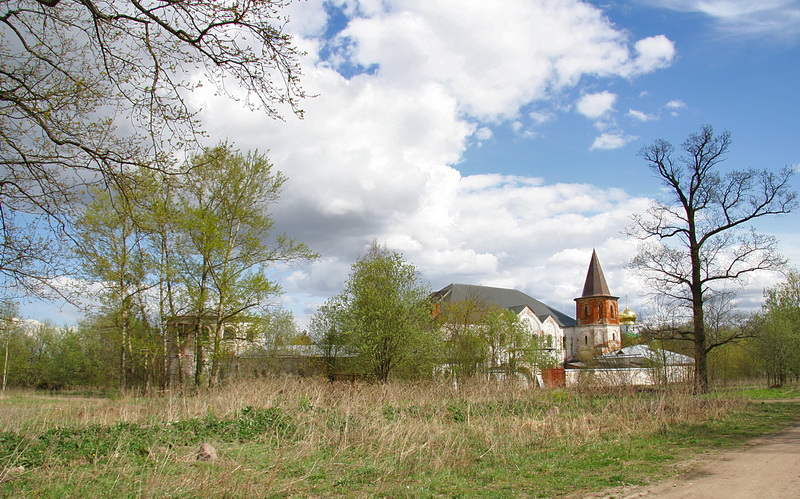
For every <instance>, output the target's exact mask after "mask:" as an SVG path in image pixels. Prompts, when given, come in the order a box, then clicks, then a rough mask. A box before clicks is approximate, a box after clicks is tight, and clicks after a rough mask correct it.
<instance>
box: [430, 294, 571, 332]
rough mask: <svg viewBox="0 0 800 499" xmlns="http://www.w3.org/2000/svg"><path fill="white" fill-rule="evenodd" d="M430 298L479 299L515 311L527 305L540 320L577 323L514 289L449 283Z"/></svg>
mask: <svg viewBox="0 0 800 499" xmlns="http://www.w3.org/2000/svg"><path fill="white" fill-rule="evenodd" d="M432 298H433V300H434V301H438V302H447V303H451V302H457V301H463V300H470V299H471V300H479V301H482V302H485V303H490V304H495V305H497V306H499V307H502V308H507V309H510V310H514V311H515V312H517V313H519V312H520V311H521V310H522V307H525V306H527V307H530V309H531V310H532V311H533V313H534V314H536V316H537V317H539V320H541V321H544V320H545V319H547V317H552V318H553V319H554V320H555V321H556V322H557V323H558V324H560V325H561V326H562V327H572V326H575V325H576V324H577V322H576V321H575V319H573V318H572V317H570V316H568V315H567V314H565V313H563V312H559V311H558V310H556V309H554V308H553V307H551V306H549V305H546V304H544V303H542V302H540V301H539V300H537V299H535V298H532V297H530V296H528V295H526V294H525V293H523V292H522V291H517V290H516V289H506V288H493V287H489V286H476V285H473V284H449V285H448V286H445V287H444V288H442V289H441V290H439V291H436V292H435V293H433V295H432Z"/></svg>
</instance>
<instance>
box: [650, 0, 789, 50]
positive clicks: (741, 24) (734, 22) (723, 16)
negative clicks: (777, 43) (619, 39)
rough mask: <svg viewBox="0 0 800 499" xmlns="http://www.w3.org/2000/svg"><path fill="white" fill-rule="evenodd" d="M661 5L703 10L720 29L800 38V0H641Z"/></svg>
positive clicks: (741, 33)
mask: <svg viewBox="0 0 800 499" xmlns="http://www.w3.org/2000/svg"><path fill="white" fill-rule="evenodd" d="M640 1H642V2H644V3H648V4H651V5H653V6H655V7H659V8H667V9H672V10H678V11H682V12H700V13H702V14H705V15H707V16H709V17H710V18H711V19H712V20H713V21H714V22H715V23H716V26H717V28H718V29H719V30H720V31H723V32H727V33H730V34H736V35H743V36H768V37H777V38H784V39H790V40H797V39H798V37H800V2H798V1H797V0H759V1H752V0H640Z"/></svg>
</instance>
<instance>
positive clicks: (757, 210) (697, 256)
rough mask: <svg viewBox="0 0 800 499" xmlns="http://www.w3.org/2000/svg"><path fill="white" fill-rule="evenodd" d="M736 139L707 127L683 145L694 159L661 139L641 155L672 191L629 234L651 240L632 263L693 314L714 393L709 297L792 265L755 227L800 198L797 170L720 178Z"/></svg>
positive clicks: (702, 376) (698, 358)
mask: <svg viewBox="0 0 800 499" xmlns="http://www.w3.org/2000/svg"><path fill="white" fill-rule="evenodd" d="M730 143H731V139H730V133H728V132H723V133H721V134H719V135H714V131H713V129H712V127H711V126H709V125H705V126H703V127H702V129H701V130H700V132H699V133H694V134H692V135H690V136H689V138H688V139H687V140H686V141H685V142H684V143H683V144H682V148H683V151H685V153H686V155H680V156H677V155H676V152H675V149H674V147H673V146H672V145H671V144H670V143H669V142H666V141H664V140H658V141H656V142H655V143H653V144H652V145H650V146H647V147H645V148H643V149H642V150H641V151H640V153H639V154H640V155H641V156H642V157H643V158H644V159H645V161H647V163H648V165H649V166H650V168H651V169H652V170H653V172H655V173H656V175H657V176H658V178H659V179H660V180H661V183H662V184H663V185H664V186H665V187H666V188H667V190H668V192H669V193H670V198H669V199H667V200H666V201H665V202H660V201H655V202H653V203H652V204H651V206H650V208H649V209H648V210H647V212H645V213H642V214H637V215H635V216H634V217H633V223H632V224H631V225H630V226H629V227H628V228H627V233H628V234H629V235H631V236H633V237H636V238H639V239H641V240H643V241H644V242H643V243H642V244H640V245H639V249H638V253H637V255H636V256H635V257H634V258H633V260H632V261H631V263H630V266H631V268H633V269H634V270H636V271H638V272H639V273H640V274H641V275H642V276H643V277H644V278H645V279H646V283H647V284H648V285H649V286H650V287H651V288H652V289H653V290H655V292H657V293H660V294H663V295H665V296H667V297H669V298H671V299H673V300H676V302H677V303H680V304H681V305H683V306H685V307H687V308H688V309H690V310H691V315H692V327H691V331H686V332H684V335H686V336H687V337H688V338H690V339H691V340H692V341H693V343H694V355H695V389H696V391H698V392H705V391H707V389H708V371H707V354H708V352H709V350H710V349H711V348H713V346H714V342H710V341H709V337H708V333H707V324H706V317H705V310H706V304H707V296H708V295H709V293H713V292H714V290H715V289H718V288H719V287H720V286H722V285H724V284H725V283H731V282H741V280H742V279H744V278H745V277H746V276H747V275H748V274H750V273H752V272H756V271H760V270H777V269H780V268H782V267H783V266H784V265H785V263H786V260H785V259H784V258H783V257H782V256H781V255H780V254H779V253H778V251H777V241H776V239H775V238H774V237H771V236H768V235H764V234H760V233H758V232H756V230H755V229H754V228H753V227H752V225H751V224H752V223H754V222H755V221H757V220H758V219H760V218H762V217H766V216H770V215H782V214H787V213H789V212H791V211H792V210H793V209H794V208H795V207H796V206H797V199H796V193H795V192H793V191H792V190H791V189H790V187H789V179H790V178H791V176H792V169H791V168H789V167H786V168H783V169H782V170H781V171H779V172H777V173H774V172H771V171H768V170H754V169H749V170H741V171H736V170H732V171H729V172H727V173H725V174H722V173H720V172H719V165H720V163H721V162H723V161H724V160H725V157H726V154H727V152H728V147H729V146H730Z"/></svg>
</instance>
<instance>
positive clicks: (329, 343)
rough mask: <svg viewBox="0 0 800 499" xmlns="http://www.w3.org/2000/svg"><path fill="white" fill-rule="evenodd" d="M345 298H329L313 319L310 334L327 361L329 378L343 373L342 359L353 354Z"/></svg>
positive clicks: (310, 324)
mask: <svg viewBox="0 0 800 499" xmlns="http://www.w3.org/2000/svg"><path fill="white" fill-rule="evenodd" d="M346 305H347V304H346V303H345V301H344V298H343V296H334V297H332V298H329V299H328V300H327V301H326V302H325V303H324V304H323V305H321V306H320V307H319V308H318V309H317V312H316V313H315V314H314V315H313V316H312V317H311V321H310V323H309V333H310V335H311V339H312V341H313V342H314V344H315V345H317V348H319V349H320V351H321V353H322V357H323V358H324V359H325V371H326V373H327V374H328V376H332V375H333V374H336V373H339V372H341V370H342V368H343V366H342V358H343V357H344V356H346V355H348V354H350V353H352V350H353V349H352V348H351V346H350V342H351V340H350V335H349V328H348V327H347V323H346V316H345V313H346V312H347V309H346Z"/></svg>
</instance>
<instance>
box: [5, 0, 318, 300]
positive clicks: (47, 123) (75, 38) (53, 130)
mask: <svg viewBox="0 0 800 499" xmlns="http://www.w3.org/2000/svg"><path fill="white" fill-rule="evenodd" d="M289 2H290V0H232V1H227V2H222V1H218V0H174V1H161V0H108V1H105V2H95V1H93V0H7V1H3V2H0V171H1V172H2V173H0V231H1V232H2V236H3V239H2V252H0V276H2V277H3V279H4V280H5V281H7V282H9V283H11V284H12V285H16V286H18V287H21V288H23V289H25V290H26V291H40V290H41V284H48V283H50V282H51V280H52V279H53V278H54V277H56V276H58V275H59V274H60V273H62V272H63V267H62V264H63V262H60V261H58V259H57V258H55V257H56V256H57V255H58V254H59V253H62V254H63V252H62V251H53V252H50V253H46V252H45V251H44V250H45V249H48V248H50V249H53V248H56V243H57V242H58V241H59V240H60V237H59V236H62V235H64V234H68V232H65V229H69V225H70V215H71V213H70V207H71V205H72V203H73V202H75V201H76V200H78V199H80V198H81V197H82V196H83V195H84V192H85V186H86V185H87V184H100V185H103V184H116V185H115V187H116V188H117V190H118V191H119V192H121V193H123V194H124V193H125V192H126V191H127V189H131V188H135V185H130V184H129V182H130V179H129V178H127V176H126V174H127V173H128V172H129V171H132V170H135V168H134V167H141V166H144V167H147V168H155V169H168V167H167V165H169V164H170V162H169V156H170V153H171V151H173V150H175V149H182V148H185V147H189V146H191V145H192V144H193V143H194V142H195V141H196V139H197V138H198V137H199V136H202V128H201V126H200V123H199V121H198V119H197V116H196V110H195V109H192V108H191V107H190V106H189V105H188V104H187V102H186V100H185V97H186V96H187V95H188V94H189V93H190V92H192V91H193V90H195V89H197V88H198V87H199V86H201V85H202V84H204V83H205V84H208V83H209V82H213V83H212V84H216V86H217V88H218V91H219V92H220V93H221V94H223V95H227V96H228V97H231V98H233V97H235V95H237V94H239V89H240V88H241V89H243V90H244V94H241V95H244V96H245V97H244V99H245V103H246V104H247V105H249V106H250V107H251V108H262V109H264V110H265V111H266V113H267V114H268V115H269V116H272V117H275V118H279V117H281V114H282V110H281V106H284V108H285V109H286V110H287V111H289V112H293V113H295V114H297V115H302V110H300V109H299V102H300V100H301V99H302V97H303V96H304V93H303V90H302V89H301V88H300V86H299V81H298V78H299V66H298V62H297V61H298V57H299V56H300V53H299V52H298V51H297V50H296V48H295V47H294V45H293V44H292V40H291V38H290V36H289V35H288V34H286V33H285V32H284V27H285V24H286V22H287V18H285V17H284V16H282V14H281V11H282V9H283V8H284V7H285V6H286V5H287V4H288V3H289ZM34 248H38V251H37V250H34Z"/></svg>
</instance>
